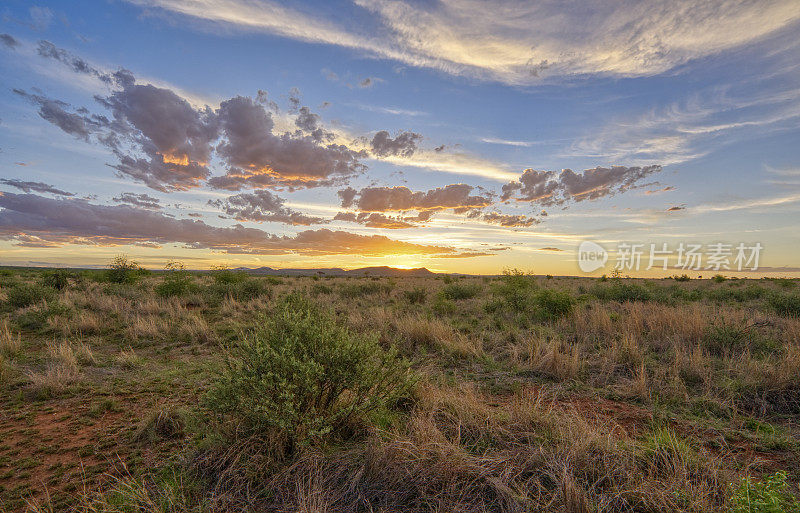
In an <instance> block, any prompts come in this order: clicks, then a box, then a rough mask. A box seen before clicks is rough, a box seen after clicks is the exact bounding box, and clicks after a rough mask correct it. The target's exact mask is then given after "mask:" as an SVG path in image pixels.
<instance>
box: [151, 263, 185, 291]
mask: <svg viewBox="0 0 800 513" xmlns="http://www.w3.org/2000/svg"><path fill="white" fill-rule="evenodd" d="M166 270H167V272H166V273H165V274H164V281H162V282H161V283H160V284H158V286H156V294H158V295H159V296H161V297H172V296H182V295H184V294H186V293H187V292H189V291H191V290H193V289H194V288H195V286H194V282H193V281H192V276H191V275H190V274H189V273H188V271H186V267H185V266H184V265H183V264H182V263H180V262H169V263H167V265H166Z"/></svg>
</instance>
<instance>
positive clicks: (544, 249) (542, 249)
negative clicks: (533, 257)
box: [539, 246, 564, 251]
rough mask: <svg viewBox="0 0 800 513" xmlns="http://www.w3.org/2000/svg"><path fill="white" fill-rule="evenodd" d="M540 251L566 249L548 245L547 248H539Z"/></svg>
mask: <svg viewBox="0 0 800 513" xmlns="http://www.w3.org/2000/svg"><path fill="white" fill-rule="evenodd" d="M539 251H564V250H563V249H559V248H554V247H550V246H548V247H546V248H539Z"/></svg>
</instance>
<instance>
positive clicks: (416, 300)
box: [403, 287, 428, 305]
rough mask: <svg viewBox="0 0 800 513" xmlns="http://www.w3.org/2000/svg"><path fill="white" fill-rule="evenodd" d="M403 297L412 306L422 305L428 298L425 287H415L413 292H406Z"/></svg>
mask: <svg viewBox="0 0 800 513" xmlns="http://www.w3.org/2000/svg"><path fill="white" fill-rule="evenodd" d="M403 295H404V296H405V298H406V301H408V302H409V303H410V304H412V305H414V304H422V303H424V302H425V299H426V298H427V296H428V292H427V291H426V290H425V287H414V288H413V289H411V290H406V291H405V292H404V293H403Z"/></svg>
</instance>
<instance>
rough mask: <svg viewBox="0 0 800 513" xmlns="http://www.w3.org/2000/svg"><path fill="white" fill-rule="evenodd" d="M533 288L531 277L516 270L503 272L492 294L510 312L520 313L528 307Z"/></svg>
mask: <svg viewBox="0 0 800 513" xmlns="http://www.w3.org/2000/svg"><path fill="white" fill-rule="evenodd" d="M535 286H536V283H535V282H534V281H533V277H532V276H530V275H527V274H525V273H523V272H522V271H520V270H517V269H511V270H505V271H503V276H502V277H501V278H500V283H499V284H498V285H497V286H496V287H495V290H494V294H495V295H496V296H498V297H499V298H501V299H502V300H503V301H504V302H505V303H506V304H507V305H508V306H509V307H510V308H511V309H512V310H514V311H516V312H521V311H523V310H525V309H526V308H528V307H529V306H530V301H531V292H532V290H533V289H534V288H535Z"/></svg>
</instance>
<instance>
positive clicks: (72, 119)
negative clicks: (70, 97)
mask: <svg viewBox="0 0 800 513" xmlns="http://www.w3.org/2000/svg"><path fill="white" fill-rule="evenodd" d="M13 91H14V93H16V94H17V95H19V96H21V97H23V98H25V99H26V100H28V101H29V102H31V103H32V104H34V105H37V106H38V107H39V116H40V117H41V118H42V119H44V120H46V121H49V122H50V123H52V124H54V125H55V126H57V127H58V128H60V129H61V130H63V131H64V132H66V133H68V134H70V135H74V136H75V137H78V138H80V139H83V140H87V141H88V140H89V135H91V134H92V133H94V132H96V131H98V130H99V129H100V127H101V122H100V120H98V119H93V118H92V117H90V116H87V115H85V114H78V113H75V112H69V111H67V109H68V108H69V107H70V105H69V104H68V103H66V102H62V101H60V100H53V99H51V98H47V97H46V96H42V95H38V94H31V93H28V92H26V91H23V90H21V89H14V90H13Z"/></svg>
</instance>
